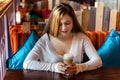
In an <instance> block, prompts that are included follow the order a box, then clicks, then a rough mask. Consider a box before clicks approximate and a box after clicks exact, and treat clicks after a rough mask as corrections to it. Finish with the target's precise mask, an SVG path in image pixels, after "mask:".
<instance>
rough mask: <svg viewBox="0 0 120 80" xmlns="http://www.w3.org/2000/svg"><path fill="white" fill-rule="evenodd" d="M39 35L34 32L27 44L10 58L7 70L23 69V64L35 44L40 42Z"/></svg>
mask: <svg viewBox="0 0 120 80" xmlns="http://www.w3.org/2000/svg"><path fill="white" fill-rule="evenodd" d="M38 39H39V35H38V34H37V32H36V31H34V30H33V31H32V32H31V34H30V35H29V37H28V38H27V40H26V41H25V43H24V44H23V45H22V47H21V48H20V49H19V50H18V51H17V52H16V53H15V54H14V55H12V56H11V57H10V58H8V60H7V62H6V63H7V64H6V66H7V68H8V69H23V62H24V60H25V58H26V56H27V55H28V53H29V52H30V50H31V49H32V48H33V46H34V45H35V43H36V42H37V41H38Z"/></svg>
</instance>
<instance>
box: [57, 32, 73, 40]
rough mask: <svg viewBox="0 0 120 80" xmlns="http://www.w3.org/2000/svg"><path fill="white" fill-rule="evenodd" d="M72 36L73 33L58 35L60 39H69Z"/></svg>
mask: <svg viewBox="0 0 120 80" xmlns="http://www.w3.org/2000/svg"><path fill="white" fill-rule="evenodd" d="M71 38H73V33H70V34H69V35H67V36H62V35H58V39H60V40H69V39H71Z"/></svg>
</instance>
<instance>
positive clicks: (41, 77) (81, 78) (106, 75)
mask: <svg viewBox="0 0 120 80" xmlns="http://www.w3.org/2000/svg"><path fill="white" fill-rule="evenodd" d="M4 80H120V68H99V69H96V70H92V71H86V72H82V73H79V74H77V75H75V76H73V77H72V78H69V79H67V78H64V77H63V75H61V74H58V73H54V72H44V71H35V70H29V71H25V70H7V71H6V75H5V77H4Z"/></svg>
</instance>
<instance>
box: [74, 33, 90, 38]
mask: <svg viewBox="0 0 120 80" xmlns="http://www.w3.org/2000/svg"><path fill="white" fill-rule="evenodd" d="M75 37H77V38H87V37H88V36H87V35H86V34H85V33H82V32H78V33H75Z"/></svg>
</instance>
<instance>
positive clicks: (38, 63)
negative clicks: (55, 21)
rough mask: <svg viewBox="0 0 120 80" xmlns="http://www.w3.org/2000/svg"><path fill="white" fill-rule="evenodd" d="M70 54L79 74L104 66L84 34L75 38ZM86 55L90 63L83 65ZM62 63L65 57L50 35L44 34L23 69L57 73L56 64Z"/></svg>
mask: <svg viewBox="0 0 120 80" xmlns="http://www.w3.org/2000/svg"><path fill="white" fill-rule="evenodd" d="M69 53H72V55H73V56H74V59H73V61H74V62H75V63H76V65H77V72H82V71H87V70H93V69H96V68H98V67H100V66H102V61H101V59H100V57H99V56H98V53H97V51H96V50H95V48H94V47H93V45H92V43H91V41H90V39H89V38H88V37H87V36H86V35H85V34H83V33H77V34H76V35H74V36H73V40H72V44H71V48H70V51H69ZM84 53H86V55H87V56H88V58H89V61H87V62H85V63H81V62H82V61H83V54H84ZM62 61H63V56H61V55H58V54H57V52H56V51H55V50H54V48H53V46H52V44H51V42H50V39H49V38H48V35H47V34H44V35H43V36H42V37H41V38H40V39H39V40H38V41H37V42H36V44H35V46H34V47H33V49H32V50H31V51H30V53H29V54H28V55H27V57H26V59H25V61H24V63H23V68H24V69H34V70H43V71H52V72H55V64H56V63H57V62H62Z"/></svg>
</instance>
